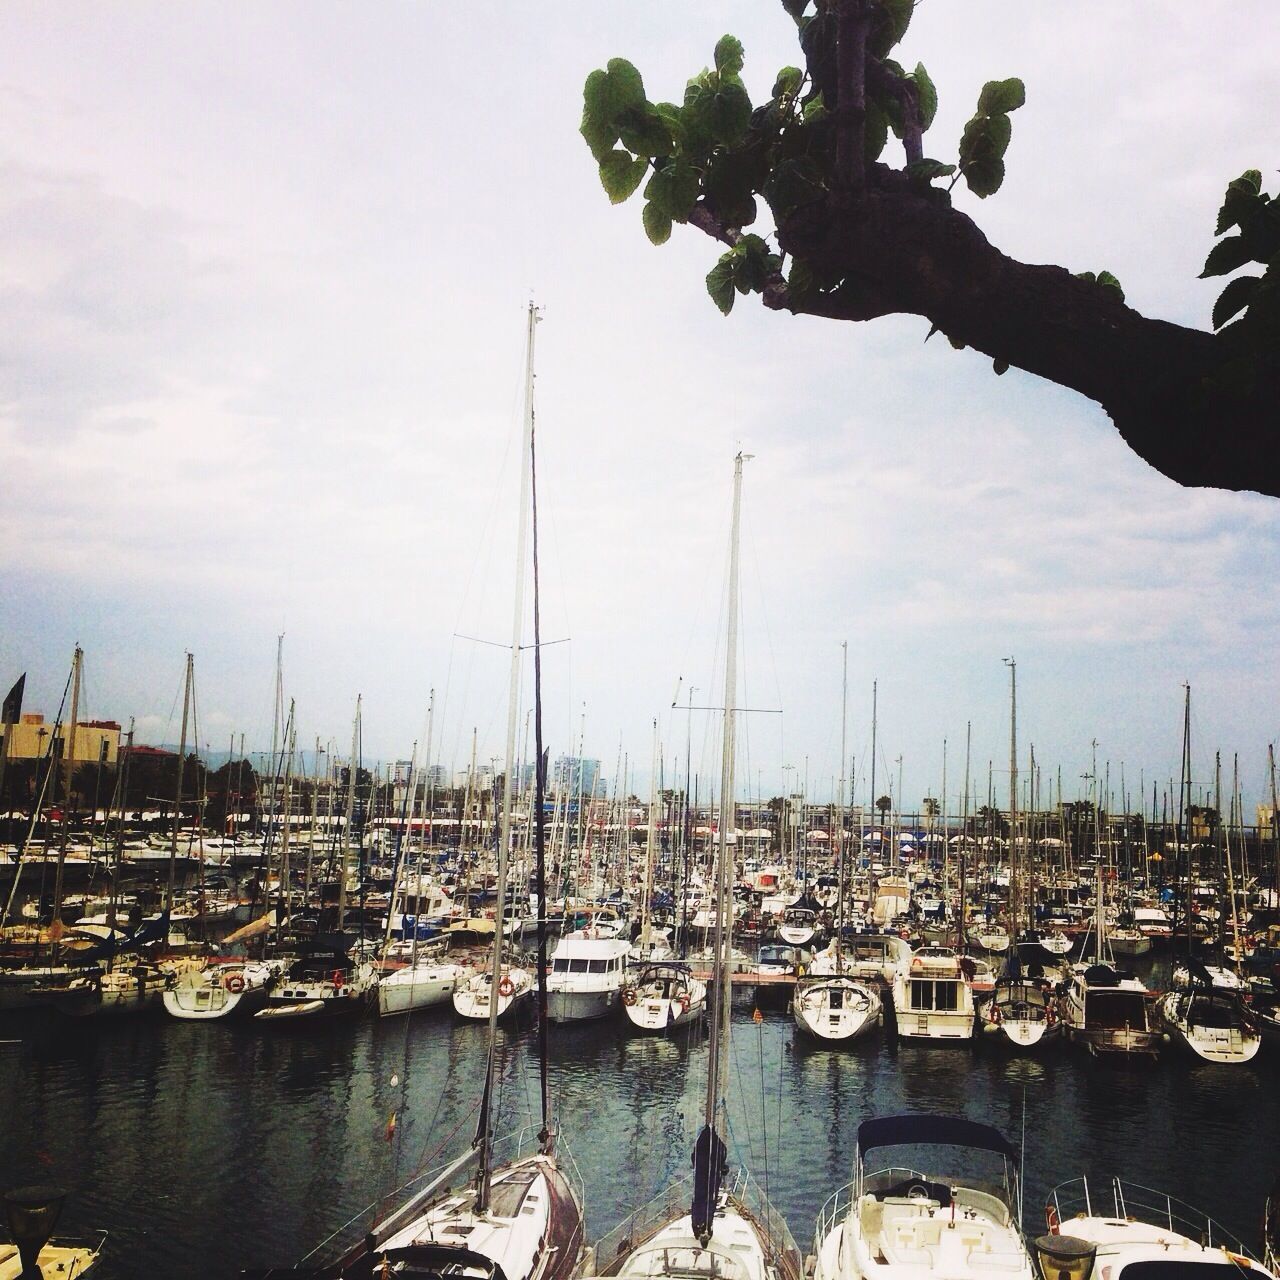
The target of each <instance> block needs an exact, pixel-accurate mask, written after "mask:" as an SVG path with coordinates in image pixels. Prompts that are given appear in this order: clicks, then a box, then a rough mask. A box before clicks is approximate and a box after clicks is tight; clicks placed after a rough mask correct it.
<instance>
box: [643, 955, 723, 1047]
mask: <svg viewBox="0 0 1280 1280" xmlns="http://www.w3.org/2000/svg"><path fill="white" fill-rule="evenodd" d="M622 1007H623V1008H624V1009H625V1010H626V1012H627V1018H628V1020H629V1021H630V1023H631V1025H632V1026H634V1027H638V1028H639V1029H640V1030H641V1031H666V1030H668V1029H673V1028H675V1027H683V1026H687V1025H688V1024H689V1023H690V1022H696V1021H697V1020H698V1019H699V1018H701V1017H702V1015H703V1014H704V1013H705V1012H706V1008H707V984H706V983H705V982H702V981H701V980H700V979H698V978H695V977H693V975H692V974H691V973H690V972H689V967H688V965H684V964H676V963H674V962H667V963H660V964H647V965H645V966H644V968H642V969H641V970H640V972H639V973H638V974H637V975H636V976H635V978H634V979H633V980H632V981H630V982H628V983H627V985H626V986H624V987H623V988H622Z"/></svg>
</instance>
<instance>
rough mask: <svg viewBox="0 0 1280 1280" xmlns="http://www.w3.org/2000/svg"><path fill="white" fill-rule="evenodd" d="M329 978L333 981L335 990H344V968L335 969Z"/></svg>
mask: <svg viewBox="0 0 1280 1280" xmlns="http://www.w3.org/2000/svg"><path fill="white" fill-rule="evenodd" d="M329 980H330V981H331V982H332V983H333V989H334V990H335V991H341V990H342V970H341V969H335V970H334V971H333V972H332V973H331V974H330V975H329Z"/></svg>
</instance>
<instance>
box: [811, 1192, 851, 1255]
mask: <svg viewBox="0 0 1280 1280" xmlns="http://www.w3.org/2000/svg"><path fill="white" fill-rule="evenodd" d="M856 1186H857V1184H856V1183H853V1182H846V1183H845V1185H844V1186H843V1187H841V1188H840V1189H839V1190H838V1191H836V1192H833V1193H832V1194H831V1195H830V1196H828V1197H827V1202H826V1203H825V1204H824V1205H823V1206H822V1208H821V1209H820V1210H819V1211H818V1221H817V1225H816V1226H815V1227H814V1230H813V1256H814V1257H815V1258H816V1257H817V1256H818V1254H819V1252H820V1251H821V1249H822V1242H823V1241H824V1240H825V1239H826V1238H827V1237H828V1236H829V1235H830V1234H831V1233H832V1231H834V1230H835V1228H836V1227H837V1226H838V1225H839V1224H840V1223H842V1222H843V1221H844V1220H845V1219H846V1218H847V1217H848V1216H849V1211H850V1209H852V1208H853V1203H854V1198H855V1188H856Z"/></svg>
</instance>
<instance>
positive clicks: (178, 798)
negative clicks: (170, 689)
mask: <svg viewBox="0 0 1280 1280" xmlns="http://www.w3.org/2000/svg"><path fill="white" fill-rule="evenodd" d="M194 680H195V658H193V657H192V655H191V654H187V674H186V680H185V683H184V684H183V688H182V737H181V740H180V742H179V744H178V778H177V782H176V784H175V787H174V796H173V827H172V829H171V831H170V835H169V894H168V897H166V898H165V910H166V911H168V912H169V913H170V914H171V915H172V912H173V897H174V892H175V890H176V888H177V878H178V823H179V822H181V821H182V772H183V769H184V768H185V766H186V763H187V720H188V717H189V716H190V714H191V685H192V682H193V681H194Z"/></svg>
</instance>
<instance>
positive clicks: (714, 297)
mask: <svg viewBox="0 0 1280 1280" xmlns="http://www.w3.org/2000/svg"><path fill="white" fill-rule="evenodd" d="M707 292H708V293H709V294H710V295H711V301H712V302H714V303H715V304H716V306H717V307H719V308H720V311H721V314H722V315H726V316H727V315H728V314H729V312H730V311H732V310H733V293H734V289H733V257H732V254H729V253H726V254H724V255H723V256H722V257H721V259H720V261H719V262H717V263H716V265H715V266H714V267H712V268H711V270H710V271H709V272H707Z"/></svg>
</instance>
